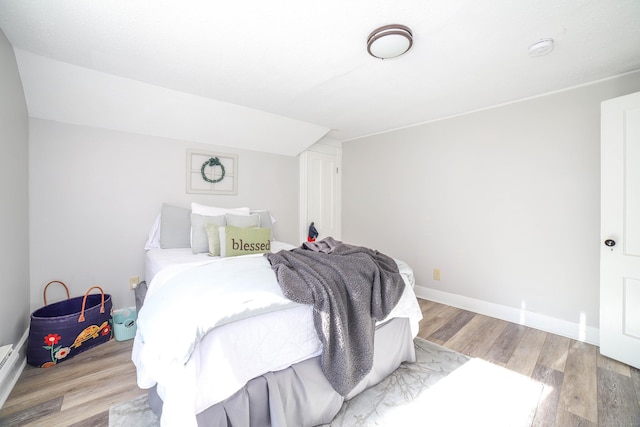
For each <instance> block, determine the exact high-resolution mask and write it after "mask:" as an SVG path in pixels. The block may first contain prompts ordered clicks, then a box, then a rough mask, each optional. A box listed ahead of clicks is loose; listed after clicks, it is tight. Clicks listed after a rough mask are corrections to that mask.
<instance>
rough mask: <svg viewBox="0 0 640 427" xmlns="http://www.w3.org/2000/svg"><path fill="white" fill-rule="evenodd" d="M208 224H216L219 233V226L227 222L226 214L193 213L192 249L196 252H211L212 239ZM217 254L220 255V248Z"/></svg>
mask: <svg viewBox="0 0 640 427" xmlns="http://www.w3.org/2000/svg"><path fill="white" fill-rule="evenodd" d="M206 224H215V225H216V235H217V234H218V227H219V226H221V225H224V224H225V218H224V215H218V216H205V215H198V214H194V213H192V214H191V250H192V251H193V253H194V254H200V253H204V252H211V249H210V239H209V236H208V235H207V230H206V229H205V225H206ZM216 255H220V250H219V249H218V253H217V254H216Z"/></svg>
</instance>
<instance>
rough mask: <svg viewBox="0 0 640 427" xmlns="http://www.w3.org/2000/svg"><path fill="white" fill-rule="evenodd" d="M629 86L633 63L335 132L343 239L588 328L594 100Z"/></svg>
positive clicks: (471, 290) (595, 274) (595, 257)
mask: <svg viewBox="0 0 640 427" xmlns="http://www.w3.org/2000/svg"><path fill="white" fill-rule="evenodd" d="M638 90H640V73H635V74H630V75H626V76H622V77H619V78H616V79H612V80H608V81H604V82H599V83H597V84H593V85H589V86H584V87H580V88H574V89H572V90H569V91H565V92H561V93H556V94H550V95H547V96H544V97H539V98H535V99H530V100H525V101H522V102H518V103H514V104H510V105H505V106H500V107H496V108H493V109H489V110H485V111H480V112H475V113H471V114H467V115H464V116H458V117H455V118H450V119H447V120H442V121H438V122H432V123H429V124H424V125H421V126H416V127H412V128H407V129H403V130H398V131H394V132H389V133H386V134H381V135H376V136H371V137H367V138H363V139H360V140H354V141H349V142H345V143H343V166H344V175H343V195H344V197H343V200H344V202H343V240H345V241H347V242H351V243H356V244H361V245H365V246H370V247H373V248H376V249H378V250H380V251H382V252H385V253H388V254H389V255H392V256H395V257H397V258H400V259H403V260H405V261H407V262H408V263H409V264H410V265H411V266H412V267H413V268H414V270H415V274H416V281H417V284H418V285H419V286H422V287H426V288H430V289H431V290H435V291H438V292H440V293H446V294H448V295H453V296H459V297H463V298H464V299H467V300H473V301H482V302H486V303H487V305H489V306H490V305H491V304H496V305H498V306H500V307H507V308H513V309H514V310H521V309H524V310H523V311H526V312H529V313H537V314H540V315H542V316H547V317H550V318H553V319H561V320H563V321H566V322H570V323H572V324H581V325H583V326H586V327H588V328H597V327H598V316H599V314H598V310H599V305H598V300H599V250H600V249H599V244H600V234H599V230H600V103H601V101H603V100H605V99H609V98H613V97H616V96H619V95H623V94H627V93H631V92H635V91H638ZM425 96H428V94H425ZM434 268H439V269H441V280H440V281H435V280H433V269H434ZM452 300H455V298H452Z"/></svg>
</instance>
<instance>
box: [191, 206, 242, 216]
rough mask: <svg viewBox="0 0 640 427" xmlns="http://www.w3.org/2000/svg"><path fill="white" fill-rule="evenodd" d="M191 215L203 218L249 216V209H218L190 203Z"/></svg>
mask: <svg viewBox="0 0 640 427" xmlns="http://www.w3.org/2000/svg"><path fill="white" fill-rule="evenodd" d="M191 213H194V214H198V215H204V216H219V215H224V214H226V213H231V214H236V215H249V213H250V209H249V208H233V209H232V208H218V207H215V206H206V205H201V204H199V203H191Z"/></svg>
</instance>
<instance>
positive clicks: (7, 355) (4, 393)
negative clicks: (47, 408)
mask: <svg viewBox="0 0 640 427" xmlns="http://www.w3.org/2000/svg"><path fill="white" fill-rule="evenodd" d="M27 336H28V331H27V332H25V335H24V336H23V337H22V339H21V340H20V342H19V343H18V345H17V346H16V347H15V348H14V347H13V344H8V345H4V346H2V347H0V408H2V406H3V405H4V402H5V401H6V400H7V398H8V397H9V393H11V390H12V389H13V386H14V385H15V384H16V382H17V381H18V378H20V374H21V373H22V370H23V369H24V367H25V365H26V358H25V357H24V353H25V348H24V347H25V345H26V341H27ZM21 354H22V359H23V360H22V363H18V362H19V360H20V355H21Z"/></svg>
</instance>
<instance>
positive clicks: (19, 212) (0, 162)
mask: <svg viewBox="0 0 640 427" xmlns="http://www.w3.org/2000/svg"><path fill="white" fill-rule="evenodd" d="M0 94H2V96H0V198H1V199H2V209H0V236H2V237H1V238H0V272H1V273H2V276H1V277H0V346H1V345H4V344H17V343H18V340H19V339H20V337H21V336H22V334H23V333H24V331H25V329H26V328H27V327H28V325H29V313H30V311H29V205H28V201H29V198H28V185H29V182H28V179H29V175H28V166H29V165H28V146H29V133H28V132H29V128H28V115H27V106H26V103H25V99H24V94H23V91H22V83H21V81H20V76H19V74H18V67H17V65H16V59H15V56H14V53H13V48H12V47H11V44H10V43H9V41H8V40H7V38H6V37H5V35H4V33H3V32H2V31H0ZM0 403H1V402H0Z"/></svg>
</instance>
